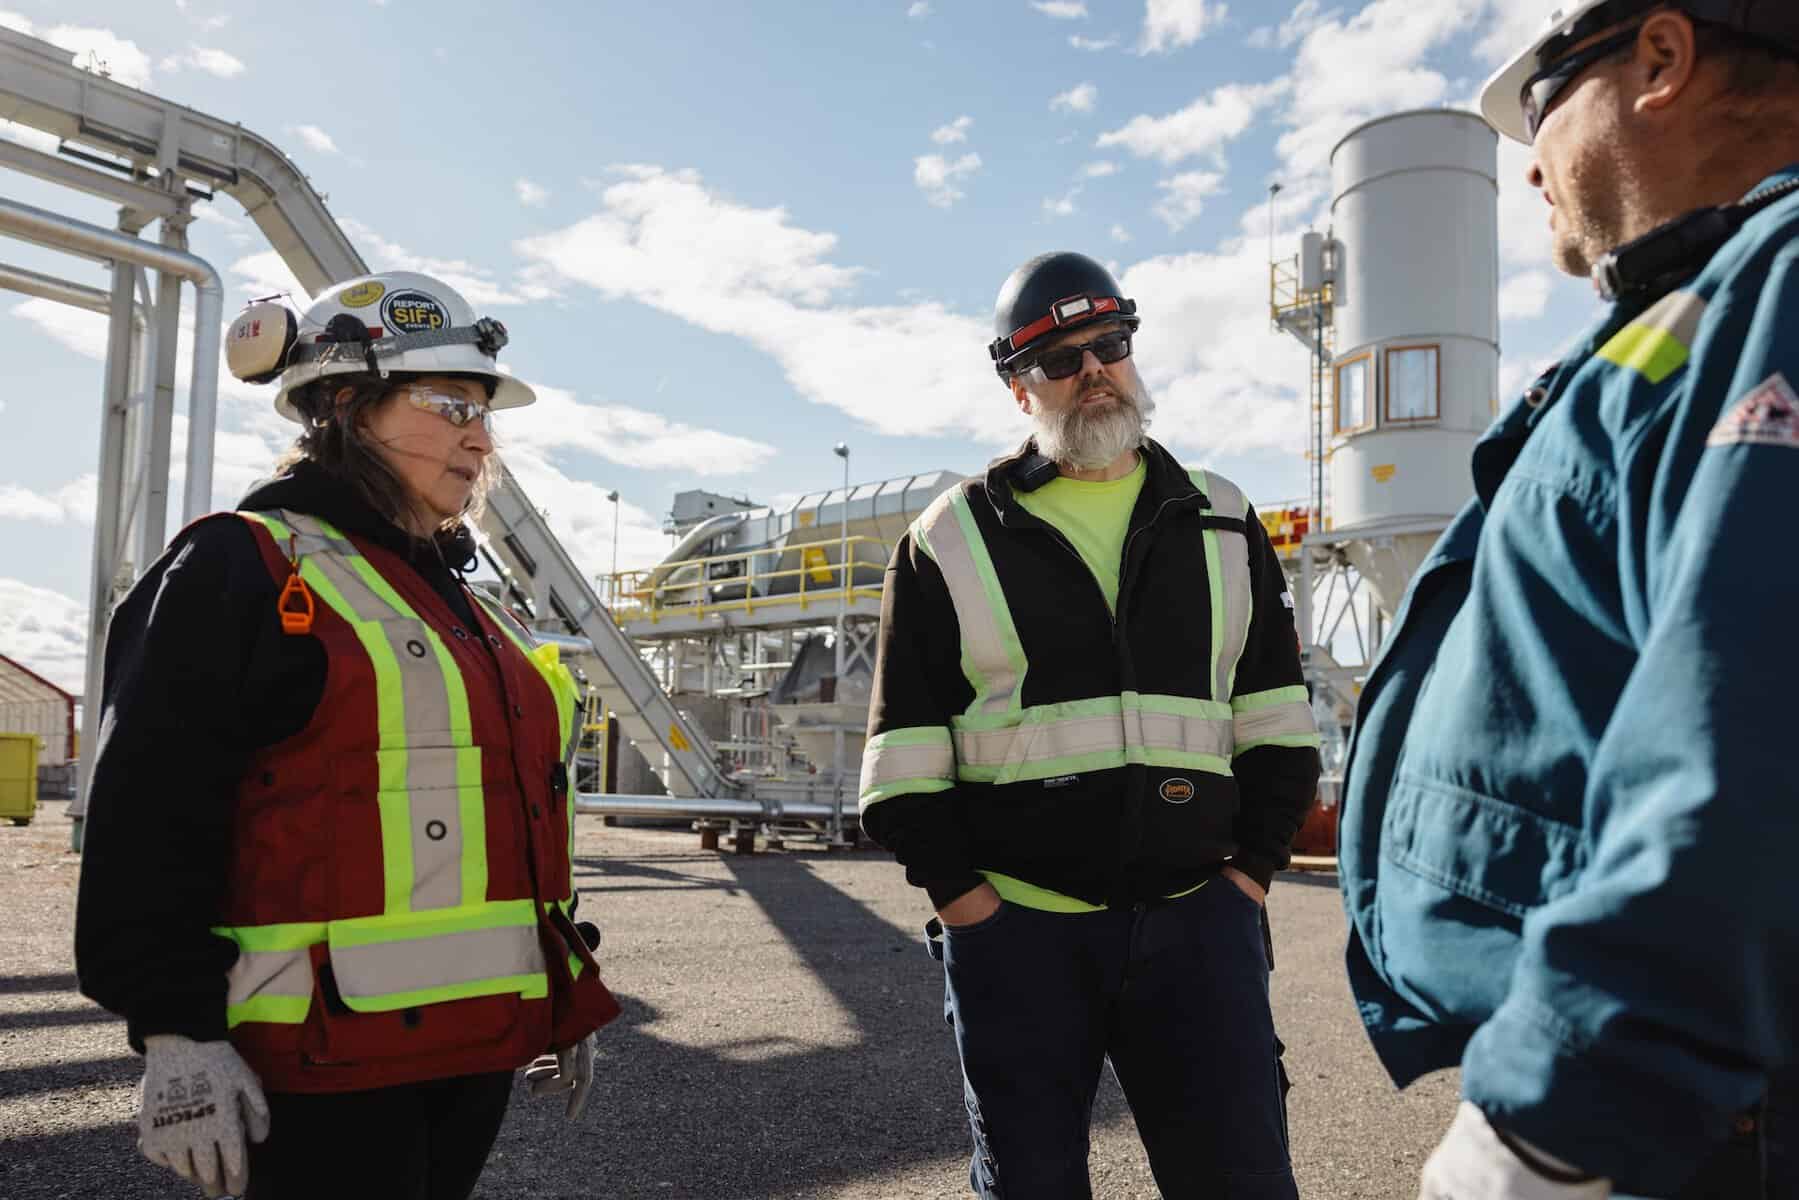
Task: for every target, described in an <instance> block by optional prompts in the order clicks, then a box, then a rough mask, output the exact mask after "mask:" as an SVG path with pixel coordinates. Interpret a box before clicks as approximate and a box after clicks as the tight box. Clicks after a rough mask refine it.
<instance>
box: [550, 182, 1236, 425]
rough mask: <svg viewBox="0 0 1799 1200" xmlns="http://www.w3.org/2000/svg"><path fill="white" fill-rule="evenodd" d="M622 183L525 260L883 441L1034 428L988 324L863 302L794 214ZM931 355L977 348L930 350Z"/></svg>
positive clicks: (934, 307) (856, 274)
mask: <svg viewBox="0 0 1799 1200" xmlns="http://www.w3.org/2000/svg"><path fill="white" fill-rule="evenodd" d="M615 174H617V175H619V176H622V178H620V179H619V181H618V182H615V183H613V184H611V186H609V187H607V188H605V190H604V191H603V192H602V193H601V196H600V200H601V207H600V209H599V211H597V212H595V213H594V214H593V215H592V216H590V217H588V218H586V219H585V220H583V221H580V222H578V223H576V224H574V225H571V226H569V227H567V228H565V229H561V230H558V231H556V232H554V233H550V234H545V235H542V236H538V237H533V238H528V239H525V240H522V241H520V242H518V243H516V248H517V249H518V251H519V253H520V254H521V255H523V256H524V257H525V258H527V259H529V260H532V261H535V262H540V263H543V264H544V265H546V266H547V267H549V268H550V269H552V270H554V271H556V272H557V273H559V274H560V275H561V276H562V277H564V278H566V279H568V280H570V281H574V282H579V283H581V284H584V285H586V286H588V287H591V288H593V289H595V290H596V291H597V292H598V293H599V294H600V295H601V296H603V297H605V298H607V299H611V300H621V301H628V302H630V303H633V304H647V305H649V306H651V307H652V308H656V309H658V310H660V311H663V312H666V313H669V314H671V315H673V316H676V317H679V318H680V319H682V320H684V321H687V322H689V323H690V324H692V325H694V326H696V327H697V328H699V329H703V330H706V331H708V332H710V333H714V334H722V335H725V336H728V337H734V338H738V339H741V340H742V341H744V342H746V343H748V344H749V345H751V346H754V347H755V348H756V349H758V350H760V351H761V352H763V353H765V354H767V355H769V356H770V357H771V358H772V359H774V360H775V361H776V362H777V363H778V364H779V365H780V367H781V369H782V371H783V373H784V374H785V376H786V378H787V381H788V383H789V384H790V385H791V386H792V387H793V389H794V390H795V392H797V393H798V394H799V395H801V396H803V397H805V398H806V399H808V400H811V401H813V402H814V403H818V404H823V405H829V406H830V407H832V408H836V409H840V410H842V411H844V412H847V413H849V414H850V415H851V416H852V417H854V418H855V419H857V420H859V421H861V422H863V423H864V424H866V425H868V426H869V427H871V428H873V429H875V430H876V431H878V432H881V433H885V434H894V435H912V436H917V435H928V434H939V435H947V434H952V433H956V434H965V435H972V436H975V437H978V438H980V439H982V440H983V442H984V443H986V444H989V445H993V446H998V445H999V444H1001V443H1003V442H1004V441H1006V440H1008V439H1010V438H1013V437H1015V436H1016V435H1017V434H1019V433H1020V432H1021V431H1022V429H1023V425H1022V419H1021V418H1019V417H1017V410H1016V409H1015V408H1014V407H1013V406H1012V405H1010V404H1008V403H1007V402H1006V400H1005V397H1004V393H1003V391H1002V389H1000V388H999V387H998V386H996V383H995V380H994V378H993V371H992V366H991V364H990V363H989V361H988V359H987V357H986V355H985V353H984V352H983V350H982V347H983V346H984V345H985V343H986V341H987V340H988V338H990V337H991V336H992V334H991V332H990V331H989V329H988V327H987V322H986V320H985V319H984V315H983V316H982V317H975V316H967V315H964V314H961V313H957V312H954V311H952V310H950V309H948V308H946V307H945V306H944V305H942V304H941V303H937V302H933V301H928V300H927V301H920V302H916V303H912V304H908V305H903V306H902V305H862V304H856V303H855V302H854V301H853V300H852V298H851V292H852V290H853V288H854V286H855V285H856V283H857V282H858V281H859V280H860V278H861V277H862V274H863V271H862V270H861V269H860V268H857V267H852V266H844V265H841V264H838V263H836V262H833V261H831V259H830V255H831V253H832V251H833V250H834V249H835V247H836V244H837V239H836V237H835V236H834V235H832V234H829V233H816V232H813V231H810V230H806V229H800V228H796V227H795V226H793V225H792V224H791V223H790V222H789V220H788V215H787V213H786V211H785V210H783V209H780V208H764V209H756V208H749V207H745V206H743V205H740V204H737V203H734V202H732V201H731V200H729V199H727V198H725V197H722V196H720V195H718V194H716V193H715V192H713V191H711V190H710V189H709V188H707V187H706V186H705V183H704V181H703V180H702V179H701V177H700V176H699V174H698V173H697V172H694V171H670V170H663V169H660V168H655V167H630V168H623V169H619V170H617V171H616V172H615ZM1264 269H1266V268H1264ZM921 345H932V346H948V347H963V348H964V350H963V352H961V353H952V354H919V353H917V352H916V350H917V347H919V346H921ZM875 363H878V364H880V366H879V369H878V370H873V369H871V364H875Z"/></svg>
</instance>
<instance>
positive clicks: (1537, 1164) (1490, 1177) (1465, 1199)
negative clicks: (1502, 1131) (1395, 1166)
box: [1418, 1100, 1612, 1200]
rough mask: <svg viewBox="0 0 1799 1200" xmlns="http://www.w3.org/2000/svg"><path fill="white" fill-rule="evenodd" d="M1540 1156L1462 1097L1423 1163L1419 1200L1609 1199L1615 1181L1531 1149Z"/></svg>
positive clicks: (1532, 1148) (1533, 1148)
mask: <svg viewBox="0 0 1799 1200" xmlns="http://www.w3.org/2000/svg"><path fill="white" fill-rule="evenodd" d="M1512 1140H1513V1142H1517V1143H1519V1144H1520V1149H1521V1151H1525V1152H1528V1153H1529V1154H1530V1155H1531V1157H1532V1158H1533V1159H1534V1160H1535V1161H1534V1162H1526V1161H1525V1160H1524V1159H1523V1158H1522V1157H1520V1155H1519V1152H1514V1151H1513V1150H1512V1148H1511V1147H1509V1146H1507V1145H1506V1143H1505V1142H1503V1141H1501V1140H1500V1136H1499V1134H1498V1133H1497V1132H1496V1131H1495V1130H1494V1128H1493V1126H1492V1125H1491V1124H1490V1123H1489V1122H1488V1121H1487V1115H1486V1114H1485V1113H1483V1112H1481V1110H1480V1109H1479V1108H1476V1107H1475V1106H1474V1105H1472V1104H1470V1103H1468V1102H1467V1101H1466V1100H1464V1101H1462V1105H1461V1107H1460V1108H1458V1109H1456V1113H1455V1120H1454V1121H1453V1122H1451V1123H1450V1126H1449V1132H1448V1133H1446V1134H1444V1135H1443V1140H1442V1141H1441V1142H1439V1143H1437V1148H1436V1150H1434V1151H1433V1152H1432V1153H1431V1156H1430V1158H1429V1160H1428V1161H1426V1162H1425V1164H1424V1173H1423V1175H1422V1176H1421V1177H1420V1180H1419V1188H1418V1200H1609V1197H1610V1196H1611V1194H1612V1181H1611V1180H1609V1179H1594V1178H1589V1177H1587V1176H1585V1175H1583V1174H1582V1173H1581V1172H1580V1171H1578V1170H1576V1169H1575V1168H1573V1167H1571V1166H1569V1165H1568V1164H1567V1163H1564V1162H1562V1161H1560V1160H1559V1159H1555V1158H1551V1157H1550V1156H1549V1155H1547V1154H1545V1153H1543V1152H1542V1151H1541V1150H1537V1149H1536V1148H1535V1147H1526V1146H1524V1145H1523V1144H1522V1142H1521V1141H1520V1139H1518V1138H1517V1137H1513V1138H1512Z"/></svg>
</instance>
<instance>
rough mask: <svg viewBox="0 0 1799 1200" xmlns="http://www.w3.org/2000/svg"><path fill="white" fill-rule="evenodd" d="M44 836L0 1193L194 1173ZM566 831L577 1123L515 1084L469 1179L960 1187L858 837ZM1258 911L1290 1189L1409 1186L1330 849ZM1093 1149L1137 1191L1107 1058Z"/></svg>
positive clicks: (1407, 1136)
mask: <svg viewBox="0 0 1799 1200" xmlns="http://www.w3.org/2000/svg"><path fill="white" fill-rule="evenodd" d="M68 844H69V825H68V821H67V819H66V817H65V815H64V806H63V805H62V804H60V803H52V804H49V805H47V806H45V807H44V808H42V809H40V810H39V816H38V820H37V821H36V822H35V823H34V824H33V825H31V826H29V827H27V828H14V827H12V826H10V825H5V826H0V1198H4V1200H50V1198H53V1197H56V1198H60V1197H96V1196H104V1197H109V1198H111V1197H117V1198H120V1200H129V1198H135V1197H160V1196H176V1197H188V1196H197V1195H198V1194H199V1193H198V1191H197V1190H195V1189H191V1188H188V1187H187V1186H186V1185H184V1184H181V1183H180V1182H179V1181H178V1180H176V1179H174V1177H172V1176H169V1175H167V1174H165V1173H163V1172H162V1171H160V1170H158V1169H156V1168H153V1167H151V1166H149V1165H148V1164H147V1163H145V1162H144V1161H142V1160H141V1159H140V1158H139V1157H138V1155H137V1152H136V1150H135V1137H134V1135H135V1116H136V1092H137V1079H138V1075H139V1066H138V1060H137V1059H136V1058H135V1056H133V1055H132V1053H131V1051H130V1049H129V1048H128V1047H127V1046H126V1045H125V1036H124V1026H123V1024H122V1023H121V1022H118V1021H116V1020H115V1019H113V1018H112V1017H111V1016H110V1015H108V1014H107V1013H104V1012H102V1011H101V1010H99V1009H98V1008H96V1007H95V1006H94V1005H93V1004H91V1003H90V1002H88V1001H87V1000H85V999H83V998H82V997H81V996H80V995H79V994H78V993H77V992H76V991H75V979H74V974H73V972H74V968H73V965H72V962H71V951H70V944H71V931H72V926H73V920H74V902H75V884H76V878H77V875H78V872H79V870H80V860H79V858H77V857H76V856H75V855H72V854H70V853H68V852H67V847H68ZM577 852H578V855H579V862H578V871H579V875H578V878H579V883H580V887H581V891H582V909H583V915H584V916H588V917H590V918H594V919H597V920H598V921H600V923H601V924H602V925H603V927H604V929H605V943H604V945H603V947H602V950H601V963H602V965H603V967H604V968H605V970H606V974H607V981H608V983H609V984H610V985H611V987H612V989H613V991H614V992H615V993H617V994H618V996H619V999H620V1001H621V1002H622V1003H623V1005H624V1015H623V1016H622V1017H621V1018H620V1019H619V1020H617V1021H616V1022H614V1023H613V1024H612V1025H611V1026H609V1027H608V1028H607V1029H606V1030H605V1031H604V1032H603V1034H602V1035H601V1045H602V1057H601V1061H600V1064H599V1075H600V1083H599V1084H598V1086H597V1089H596V1094H595V1096H594V1098H593V1100H592V1102H591V1103H590V1104H589V1105H588V1109H587V1111H586V1112H585V1113H584V1114H583V1115H582V1117H581V1120H580V1121H579V1123H578V1124H576V1125H573V1126H571V1125H568V1124H567V1123H566V1122H564V1121H563V1120H562V1118H561V1110H560V1107H559V1105H551V1104H547V1103H544V1102H538V1101H535V1100H534V1099H533V1098H532V1097H531V1096H530V1095H529V1094H528V1093H527V1092H525V1091H524V1089H523V1088H522V1087H520V1088H518V1089H517V1090H516V1091H515V1094H514V1104H513V1107H512V1110H511V1112H510V1113H509V1115H508V1116H507V1120H506V1126H505V1128H504V1130H503V1131H502V1132H501V1135H500V1140H499V1144H498V1145H497V1146H496V1147H495V1151H494V1154H493V1157H492V1158H491V1160H490V1161H489V1164H488V1167H487V1171H486V1174H485V1175H484V1176H483V1177H482V1182H481V1186H480V1189H479V1191H478V1192H477V1195H478V1196H481V1197H484V1198H496V1200H497V1198H500V1197H506V1198H512V1197H530V1198H532V1200H554V1198H562V1197H625V1198H637V1197H652V1198H660V1197H722V1198H729V1200H763V1198H769V1200H772V1198H774V1197H839V1198H844V1200H872V1198H876V1197H879V1198H883V1200H885V1198H901V1197H903V1198H919V1200H923V1198H926V1197H931V1198H935V1197H945V1198H948V1197H957V1196H965V1195H967V1194H968V1192H967V1184H966V1154H967V1151H966V1139H967V1133H966V1127H965V1125H964V1118H963V1113H962V1104H961V1079H960V1073H959V1071H958V1069H957V1066H956V1055H955V1046H954V1044H953V1042H952V1040H951V1037H950V1034H949V1031H948V1030H947V1028H946V1027H945V1026H944V1024H943V1020H942V1005H943V977H942V974H941V968H939V967H938V965H937V964H936V963H934V962H932V961H931V960H930V959H929V958H928V957H927V956H926V954H925V952H924V949H923V946H922V943H921V939H920V934H919V927H920V925H921V924H922V923H923V921H924V919H925V918H926V917H927V916H928V915H929V913H928V912H927V911H926V908H925V904H924V901H923V898H922V896H921V895H920V894H919V893H917V892H915V891H913V889H911V888H909V887H907V886H906V884H905V881H904V879H903V878H902V877H901V874H900V871H899V869H898V868H897V867H896V866H895V865H894V864H893V863H892V861H891V860H890V859H889V858H888V857H887V856H886V855H885V854H882V853H879V852H876V851H855V852H848V853H845V852H842V851H838V852H831V853H826V852H824V851H822V850H817V849H808V848H804V847H800V846H794V847H792V848H790V849H787V850H783V851H775V852H763V853H758V854H755V855H752V856H744V857H739V856H733V855H730V854H721V853H714V852H709V851H703V850H701V849H700V848H699V842H698V838H697V837H696V836H695V835H693V834H691V833H686V832H681V831H673V830H658V829H640V828H610V827H604V826H602V825H601V823H600V822H599V821H598V820H597V819H593V818H583V819H582V822H581V828H580V830H579V835H578V839H577ZM1270 912H1271V915H1272V918H1273V926H1274V937H1275V948H1276V949H1275V953H1276V968H1277V969H1276V971H1275V975H1274V1003H1275V1018H1276V1021H1277V1023H1278V1025H1279V1028H1280V1031H1281V1034H1282V1036H1283V1037H1284V1038H1285V1039H1286V1041H1287V1042H1288V1044H1289V1047H1290V1048H1289V1050H1288V1058H1287V1062H1288V1067H1289V1070H1290V1071H1291V1073H1292V1076H1293V1080H1294V1085H1295V1086H1294V1090H1293V1093H1292V1097H1291V1114H1290V1115H1291V1126H1292V1141H1293V1157H1294V1163H1295V1168H1296V1170H1297V1173H1298V1176H1299V1184H1300V1191H1301V1194H1302V1195H1304V1196H1305V1197H1307V1200H1357V1198H1361V1197H1382V1198H1389V1197H1393V1198H1399V1200H1410V1198H1411V1197H1412V1196H1414V1195H1415V1194H1416V1193H1415V1191H1414V1188H1415V1186H1416V1179H1417V1172H1418V1168H1419V1167H1420V1166H1421V1165H1422V1163H1423V1160H1424V1156H1425V1155H1426V1154H1427V1153H1428V1152H1429V1149H1430V1147H1431V1146H1432V1145H1433V1144H1434V1143H1435V1142H1436V1140H1437V1138H1438V1137H1439V1136H1441V1134H1442V1131H1443V1129H1444V1128H1445V1127H1446V1126H1447V1125H1448V1123H1449V1118H1450V1116H1451V1110H1452V1109H1453V1107H1454V1102H1455V1095H1456V1080H1455V1077H1454V1074H1453V1073H1451V1072H1445V1073H1442V1074H1439V1075H1435V1076H1432V1077H1430V1078H1428V1079H1426V1080H1424V1081H1423V1082H1421V1083H1419V1084H1418V1085H1416V1086H1414V1087H1413V1088H1411V1089H1410V1090H1409V1091H1407V1092H1405V1093H1404V1094H1400V1093H1397V1092H1395V1091H1394V1090H1393V1087H1392V1085H1391V1084H1390V1083H1389V1082H1388V1081H1387V1079H1386V1077H1385V1075H1384V1074H1382V1072H1381V1070H1380V1068H1379V1066H1378V1065H1377V1064H1376V1062H1375V1059H1374V1057H1373V1054H1372V1053H1371V1052H1370V1051H1369V1049H1368V1045H1367V1042H1366V1040H1365V1039H1364V1038H1363V1036H1362V1033H1361V1029H1360V1026H1359V1024H1358V1023H1357V1021H1356V1018H1355V1014H1354V1010H1353V1008H1352V1006H1351V1004H1350V1000H1349V992H1348V988H1347V986H1346V985H1345V983H1344V979H1343V972H1342V967H1341V961H1342V953H1341V951H1342V940H1343V916H1342V911H1341V909H1340V907H1339V905H1338V900H1337V890H1336V880H1335V878H1334V876H1330V875H1315V874H1297V873H1295V874H1289V875H1283V876H1282V877H1281V879H1280V881H1279V882H1278V883H1277V884H1276V886H1275V889H1274V892H1273V895H1272V897H1271V900H1270ZM1092 1174H1093V1190H1094V1194H1095V1195H1096V1196H1099V1197H1107V1198H1109V1197H1120V1198H1138V1197H1154V1196H1156V1195H1158V1193H1157V1191H1156V1188H1155V1185H1154V1182H1153V1181H1152V1179H1151V1177H1150V1174H1149V1167H1148V1163H1147V1162H1146V1160H1145V1159H1144V1156H1143V1152H1142V1150H1141V1149H1140V1148H1139V1147H1138V1144H1137V1141H1136V1137H1135V1132H1134V1129H1133V1126H1132V1124H1131V1118H1130V1113H1129V1110H1128V1109H1127V1108H1126V1107H1125V1104H1124V1100H1123V1097H1122V1096H1121V1095H1120V1093H1119V1091H1118V1088H1117V1086H1116V1084H1115V1083H1114V1082H1113V1081H1112V1080H1111V1079H1110V1078H1109V1077H1108V1078H1107V1079H1106V1081H1105V1083H1104V1084H1103V1086H1102V1088H1101V1091H1100V1098H1099V1102H1098V1104H1097V1106H1096V1108H1095V1112H1094V1130H1093V1149H1092ZM353 1178H354V1168H353V1165H352V1164H349V1163H346V1164H345V1180H346V1185H349V1184H350V1182H351V1181H352V1180H353ZM353 1194H354V1192H353V1188H351V1187H349V1186H346V1191H345V1195H346V1197H348V1196H350V1195H353Z"/></svg>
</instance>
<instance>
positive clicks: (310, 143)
mask: <svg viewBox="0 0 1799 1200" xmlns="http://www.w3.org/2000/svg"><path fill="white" fill-rule="evenodd" d="M291 128H292V129H293V132H294V133H296V134H298V135H299V137H300V140H301V141H302V142H305V143H306V145H307V148H308V149H311V150H316V151H318V152H319V153H320V154H336V153H337V143H336V142H334V141H332V140H331V135H330V134H328V133H326V132H325V131H324V130H323V129H320V128H319V127H318V126H317V125H295V126H292V127H291Z"/></svg>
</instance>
